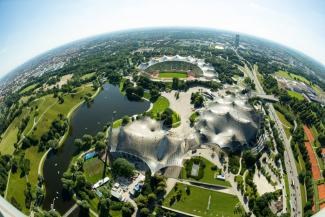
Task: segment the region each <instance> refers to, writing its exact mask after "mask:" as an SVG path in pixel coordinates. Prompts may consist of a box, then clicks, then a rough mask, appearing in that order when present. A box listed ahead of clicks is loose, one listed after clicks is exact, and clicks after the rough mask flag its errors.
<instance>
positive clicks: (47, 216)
mask: <svg viewBox="0 0 325 217" xmlns="http://www.w3.org/2000/svg"><path fill="white" fill-rule="evenodd" d="M34 216H35V217H61V215H60V213H58V212H57V211H55V210H50V211H44V210H41V209H38V210H37V211H36V212H35V213H34Z"/></svg>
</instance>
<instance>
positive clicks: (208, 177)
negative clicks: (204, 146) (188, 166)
mask: <svg viewBox="0 0 325 217" xmlns="http://www.w3.org/2000/svg"><path fill="white" fill-rule="evenodd" d="M200 158H201V160H203V161H204V163H205V168H204V176H203V177H202V179H199V180H196V179H193V178H187V177H186V170H185V168H184V167H183V168H182V178H183V179H189V180H193V181H198V182H205V183H209V184H213V185H221V186H225V187H231V185H230V183H229V182H227V181H223V180H219V179H215V178H214V177H215V173H216V172H217V171H213V170H212V169H211V167H213V166H214V164H213V163H212V162H210V161H208V160H207V159H205V158H203V157H200Z"/></svg>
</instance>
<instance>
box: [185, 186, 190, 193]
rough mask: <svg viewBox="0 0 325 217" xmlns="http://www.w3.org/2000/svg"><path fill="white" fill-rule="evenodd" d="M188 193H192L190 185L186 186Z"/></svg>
mask: <svg viewBox="0 0 325 217" xmlns="http://www.w3.org/2000/svg"><path fill="white" fill-rule="evenodd" d="M186 194H187V195H190V194H191V189H190V186H186Z"/></svg>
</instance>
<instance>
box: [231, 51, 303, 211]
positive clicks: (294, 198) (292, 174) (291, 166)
mask: <svg viewBox="0 0 325 217" xmlns="http://www.w3.org/2000/svg"><path fill="white" fill-rule="evenodd" d="M235 52H236V54H237V56H238V57H239V59H240V60H242V61H243V62H244V63H245V69H246V70H245V71H246V74H247V75H248V76H249V77H250V79H251V80H252V81H254V83H255V87H256V92H257V93H258V94H261V95H265V92H264V90H263V87H262V85H261V84H260V82H259V80H258V78H257V67H256V66H255V65H254V66H252V65H251V64H250V63H249V62H248V61H246V60H245V59H244V58H243V57H241V56H240V55H239V54H238V52H237V50H235ZM247 65H249V66H247ZM268 106H269V114H270V118H271V119H272V120H273V121H274V122H275V126H276V127H277V130H278V132H279V136H280V138H281V140H282V141H283V144H284V147H285V152H284V164H285V169H286V174H287V176H288V182H289V191H290V208H291V212H290V213H291V214H290V216H292V217H300V216H302V201H301V192H300V185H299V180H298V171H297V167H296V164H295V159H294V156H293V153H292V150H291V146H290V142H289V140H288V138H287V137H286V134H285V132H284V129H283V127H282V123H281V121H280V120H279V118H278V116H277V115H276V112H275V109H274V107H273V105H272V103H269V104H268Z"/></svg>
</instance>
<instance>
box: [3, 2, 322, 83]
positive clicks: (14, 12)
mask: <svg viewBox="0 0 325 217" xmlns="http://www.w3.org/2000/svg"><path fill="white" fill-rule="evenodd" d="M168 26H185V27H191V26H193V27H208V28H214V29H223V30H230V31H234V32H238V33H246V34H250V35H254V36H258V37H261V38H266V39H269V40H272V41H275V42H278V43H281V44H283V45H286V46H289V47H291V48H294V49H296V50H299V51H301V52H303V53H305V54H307V55H308V56H311V57H313V58H314V59H316V60H317V61H319V62H321V63H323V64H324V65H325V0H199V1H198V0H159V1H157V0H115V1H113V0H0V77H2V76H4V75H5V74H6V73H8V72H9V71H11V70H12V69H14V68H16V67H17V66H19V65H20V64H22V63H24V62H26V61H27V60H29V59H31V58H32V57H34V56H36V55H38V54H41V53H43V52H46V51H48V50H49V49H52V48H55V47H58V46H60V45H63V44H65V43H68V42H71V41H75V40H78V39H81V38H85V37H89V36H92V35H97V34H101V33H106V32H112V31H117V30H125V29H130V28H142V27H168Z"/></svg>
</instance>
